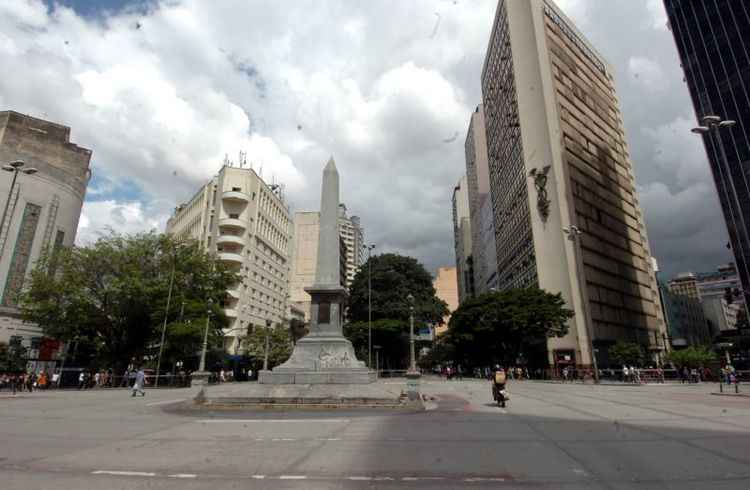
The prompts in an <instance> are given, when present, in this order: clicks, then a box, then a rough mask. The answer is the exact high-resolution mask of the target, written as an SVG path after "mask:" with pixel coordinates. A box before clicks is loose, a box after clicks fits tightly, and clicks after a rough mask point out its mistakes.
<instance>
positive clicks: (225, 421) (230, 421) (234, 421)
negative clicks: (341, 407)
mask: <svg viewBox="0 0 750 490" xmlns="http://www.w3.org/2000/svg"><path fill="white" fill-rule="evenodd" d="M196 422H197V423H199V424H253V423H255V424H272V423H279V424H289V423H294V422H300V423H312V424H316V423H325V424H340V423H344V422H349V419H203V420H196Z"/></svg>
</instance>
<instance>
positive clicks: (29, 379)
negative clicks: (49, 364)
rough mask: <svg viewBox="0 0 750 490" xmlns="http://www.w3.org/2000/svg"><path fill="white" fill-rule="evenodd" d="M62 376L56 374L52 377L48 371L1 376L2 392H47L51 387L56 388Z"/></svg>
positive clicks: (0, 386)
mask: <svg viewBox="0 0 750 490" xmlns="http://www.w3.org/2000/svg"><path fill="white" fill-rule="evenodd" d="M59 377H60V375H59V374H58V373H54V374H53V375H52V376H50V375H48V374H47V371H42V372H41V373H39V374H37V373H34V372H31V373H4V374H1V375H0V391H6V390H7V391H11V392H13V393H18V392H24V391H26V392H29V393H31V392H33V391H35V390H46V389H48V388H50V386H53V387H54V386H56V385H57V382H58V379H59Z"/></svg>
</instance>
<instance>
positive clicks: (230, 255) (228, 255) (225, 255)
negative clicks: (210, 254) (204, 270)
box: [219, 252, 245, 264]
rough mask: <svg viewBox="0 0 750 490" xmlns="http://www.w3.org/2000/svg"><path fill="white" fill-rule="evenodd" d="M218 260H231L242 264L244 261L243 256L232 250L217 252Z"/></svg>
mask: <svg viewBox="0 0 750 490" xmlns="http://www.w3.org/2000/svg"><path fill="white" fill-rule="evenodd" d="M219 260H222V261H224V262H231V263H233V264H243V263H244V262H245V258H244V257H243V256H242V254H238V253H234V252H219Z"/></svg>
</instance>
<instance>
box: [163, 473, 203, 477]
mask: <svg viewBox="0 0 750 490" xmlns="http://www.w3.org/2000/svg"><path fill="white" fill-rule="evenodd" d="M167 476H168V477H170V478H198V475H194V474H192V473H175V474H174V475H167Z"/></svg>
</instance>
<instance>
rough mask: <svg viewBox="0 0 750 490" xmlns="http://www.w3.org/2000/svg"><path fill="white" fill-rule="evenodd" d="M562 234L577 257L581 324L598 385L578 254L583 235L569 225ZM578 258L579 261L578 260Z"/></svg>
mask: <svg viewBox="0 0 750 490" xmlns="http://www.w3.org/2000/svg"><path fill="white" fill-rule="evenodd" d="M563 232H564V233H565V234H566V235H568V239H569V240H570V241H571V242H573V250H574V253H575V254H576V255H577V257H576V261H575V262H576V270H577V272H578V287H579V293H580V295H581V306H582V307H583V323H584V325H586V337H588V344H589V354H590V355H591V365H592V367H593V368H594V383H597V384H598V383H599V366H598V363H597V361H596V352H595V351H594V336H593V332H592V331H591V330H592V329H591V326H590V325H589V319H588V313H587V310H588V307H587V304H586V302H587V298H586V290H585V289H584V283H585V281H586V276H585V275H584V273H583V267H582V262H583V255H582V254H581V253H580V250H579V249H580V246H581V242H580V236H581V235H582V234H583V232H582V231H581V229H580V228H578V227H577V226H576V225H571V226H570V228H567V227H566V228H563ZM578 258H580V260H578Z"/></svg>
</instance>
